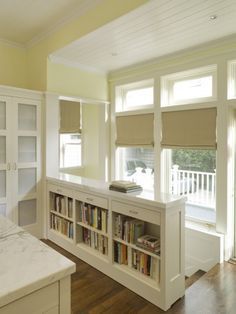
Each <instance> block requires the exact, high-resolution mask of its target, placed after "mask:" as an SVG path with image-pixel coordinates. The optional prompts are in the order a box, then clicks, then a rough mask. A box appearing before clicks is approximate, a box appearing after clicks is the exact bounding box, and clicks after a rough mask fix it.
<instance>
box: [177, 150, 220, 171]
mask: <svg viewBox="0 0 236 314" xmlns="http://www.w3.org/2000/svg"><path fill="white" fill-rule="evenodd" d="M172 164H173V165H178V166H179V170H191V171H202V172H213V173H214V172H215V169H216V151H215V150H193V149H192V150H189V149H173V150H172Z"/></svg>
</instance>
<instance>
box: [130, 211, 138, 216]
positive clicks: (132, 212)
mask: <svg viewBox="0 0 236 314" xmlns="http://www.w3.org/2000/svg"><path fill="white" fill-rule="evenodd" d="M129 212H130V214H134V215H138V211H136V210H129Z"/></svg>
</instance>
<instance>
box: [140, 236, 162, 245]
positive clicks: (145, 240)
mask: <svg viewBox="0 0 236 314" xmlns="http://www.w3.org/2000/svg"><path fill="white" fill-rule="evenodd" d="M137 243H141V244H143V245H145V246H147V247H150V248H156V247H158V246H160V238H158V237H154V236H151V235H148V234H146V235H143V236H141V237H139V238H138V240H137Z"/></svg>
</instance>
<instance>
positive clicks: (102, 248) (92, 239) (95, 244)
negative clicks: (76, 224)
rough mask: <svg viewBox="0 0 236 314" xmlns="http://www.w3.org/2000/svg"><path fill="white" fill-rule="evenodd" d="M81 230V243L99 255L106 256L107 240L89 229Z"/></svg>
mask: <svg viewBox="0 0 236 314" xmlns="http://www.w3.org/2000/svg"><path fill="white" fill-rule="evenodd" d="M82 229H83V242H84V243H85V244H87V245H89V246H90V247H91V248H93V249H95V250H98V251H99V252H100V253H102V254H104V255H108V238H107V237H105V236H103V235H102V234H98V233H97V232H94V231H91V230H89V229H86V228H82Z"/></svg>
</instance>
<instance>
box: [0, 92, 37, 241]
mask: <svg viewBox="0 0 236 314" xmlns="http://www.w3.org/2000/svg"><path fill="white" fill-rule="evenodd" d="M1 95H6V96H1ZM40 104H41V94H40V93H37V92H35V93H34V92H31V91H29V92H27V91H25V90H24V91H22V90H19V89H11V88H4V87H0V214H3V215H5V216H7V217H8V218H10V219H11V220H12V221H13V222H15V223H16V224H19V225H20V226H22V227H24V228H26V229H27V230H28V231H29V232H31V233H32V234H34V235H36V236H39V235H40V230H41V226H40V223H41V219H40V217H41V214H40V213H39V202H40V187H39V182H40V177H41V167H40V165H41V149H40V132H41V128H40V125H41V121H40Z"/></svg>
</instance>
